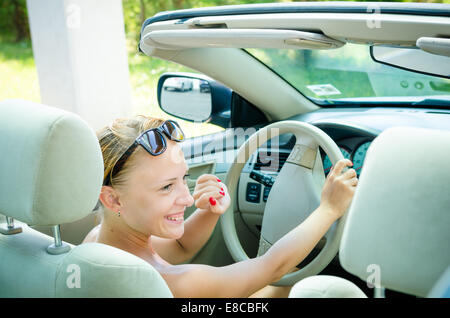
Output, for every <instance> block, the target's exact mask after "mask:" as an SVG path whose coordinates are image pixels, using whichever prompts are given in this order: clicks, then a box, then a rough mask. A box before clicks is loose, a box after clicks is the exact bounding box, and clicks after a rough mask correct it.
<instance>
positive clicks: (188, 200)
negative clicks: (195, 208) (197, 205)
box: [178, 186, 194, 207]
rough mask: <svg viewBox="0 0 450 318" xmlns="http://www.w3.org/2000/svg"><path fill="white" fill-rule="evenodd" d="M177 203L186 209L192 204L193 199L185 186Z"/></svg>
mask: <svg viewBox="0 0 450 318" xmlns="http://www.w3.org/2000/svg"><path fill="white" fill-rule="evenodd" d="M178 203H179V204H181V205H185V206H188V207H189V206H191V205H193V204H194V197H193V196H192V195H191V193H190V192H189V188H188V186H185V191H184V192H183V194H182V195H181V197H180V198H179V200H178Z"/></svg>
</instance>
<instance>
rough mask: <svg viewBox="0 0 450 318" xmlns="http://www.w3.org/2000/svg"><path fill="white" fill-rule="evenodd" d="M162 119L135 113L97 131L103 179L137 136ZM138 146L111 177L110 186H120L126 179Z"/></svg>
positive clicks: (156, 125) (160, 122)
mask: <svg viewBox="0 0 450 318" xmlns="http://www.w3.org/2000/svg"><path fill="white" fill-rule="evenodd" d="M163 122H164V120H163V119H159V118H153V117H148V116H145V115H137V116H135V117H131V118H118V119H116V120H114V122H113V123H112V124H111V125H109V126H106V127H103V128H102V129H100V130H98V131H97V138H98V141H99V143H100V148H101V150H102V156H103V165H104V171H103V180H105V178H106V176H108V175H109V174H111V172H112V169H113V168H114V166H115V165H116V163H117V161H118V160H119V159H120V157H121V156H122V155H123V154H124V153H125V151H127V149H128V148H129V147H130V146H131V145H132V144H133V142H134V141H135V140H136V138H137V137H139V135H140V134H142V133H143V132H144V131H146V130H148V129H151V128H156V127H159V126H161V124H162V123H163ZM138 151H142V150H141V149H140V147H138V148H136V150H135V151H134V152H133V154H132V155H131V156H130V157H129V158H128V159H127V161H126V162H125V164H124V166H123V168H122V169H121V170H120V171H119V172H118V173H117V174H116V175H115V176H114V180H113V179H111V180H110V183H111V186H113V187H115V186H120V185H122V184H124V182H125V181H126V176H127V174H128V172H129V169H130V167H131V166H132V161H133V160H132V157H134V154H135V153H137V152H138Z"/></svg>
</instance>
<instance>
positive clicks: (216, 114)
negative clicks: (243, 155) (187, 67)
mask: <svg viewBox="0 0 450 318" xmlns="http://www.w3.org/2000/svg"><path fill="white" fill-rule="evenodd" d="M231 95H232V91H231V89H229V88H228V87H226V86H224V85H222V84H219V83H217V82H216V81H214V80H212V79H210V78H208V77H206V76H202V75H201V74H191V73H165V74H163V75H161V77H160V78H159V81H158V103H159V106H160V107H161V109H162V110H163V111H165V112H166V113H168V114H169V115H172V116H175V117H178V118H181V119H184V120H187V121H192V122H210V123H212V124H216V125H219V126H221V127H224V128H227V127H228V125H229V122H230V117H231V114H230V109H231Z"/></svg>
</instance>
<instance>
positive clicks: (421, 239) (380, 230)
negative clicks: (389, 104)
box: [339, 127, 450, 296]
mask: <svg viewBox="0 0 450 318" xmlns="http://www.w3.org/2000/svg"><path fill="white" fill-rule="evenodd" d="M449 158H450V131H444V130H431V129H420V128H412V127H395V128H390V129H387V130H386V131H384V132H383V133H381V134H380V135H379V136H378V137H377V138H376V139H375V140H374V141H373V143H372V144H371V146H370V147H369V150H368V153H367V156H366V159H365V162H364V166H363V170H362V172H361V177H360V181H359V185H358V188H357V191H356V193H355V196H354V199H353V202H352V205H351V206H350V209H349V211H348V218H347V223H346V226H345V228H344V233H343V236H342V241H341V246H340V252H339V257H340V261H341V264H342V266H343V267H344V268H345V269H346V270H347V271H348V272H350V273H353V274H355V275H357V276H359V277H360V278H361V279H363V280H366V279H368V278H369V281H370V282H371V283H373V282H375V283H376V280H378V279H379V283H380V285H381V286H382V287H386V288H388V289H392V290H396V291H400V292H403V293H408V294H413V295H416V296H426V295H427V294H428V292H429V291H430V289H431V287H432V286H433V284H434V283H435V282H436V281H437V280H438V278H439V277H440V276H441V274H442V273H443V272H444V271H445V269H446V268H447V266H448V265H449V264H450V253H449V243H450V231H449V228H450V169H449V167H448V165H449Z"/></svg>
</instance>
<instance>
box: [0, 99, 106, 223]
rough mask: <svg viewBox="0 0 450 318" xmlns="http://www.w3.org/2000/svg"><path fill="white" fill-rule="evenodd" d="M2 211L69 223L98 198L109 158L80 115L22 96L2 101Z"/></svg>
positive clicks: (26, 218) (22, 218)
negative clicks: (105, 164)
mask: <svg viewBox="0 0 450 318" xmlns="http://www.w3.org/2000/svg"><path fill="white" fill-rule="evenodd" d="M0 149H1V154H2V156H1V158H0V176H1V177H0V213H1V214H4V215H6V216H10V217H13V218H15V219H17V220H20V221H22V222H25V223H27V224H29V225H55V224H61V223H69V222H73V221H76V220H78V219H81V218H83V217H85V216H86V215H87V214H88V213H90V212H91V211H92V209H93V208H94V207H95V205H96V203H97V199H98V196H99V193H100V189H101V185H102V177H103V160H102V154H101V150H100V146H99V143H98V140H97V137H96V135H95V133H94V131H93V130H92V129H91V128H90V127H89V126H88V125H87V124H86V122H85V121H83V120H82V119H81V118H80V117H79V116H77V115H75V114H73V113H69V112H67V111H63V110H61V109H58V108H53V107H48V106H44V105H41V104H37V103H32V102H28V101H21V100H6V101H2V102H0Z"/></svg>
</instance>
